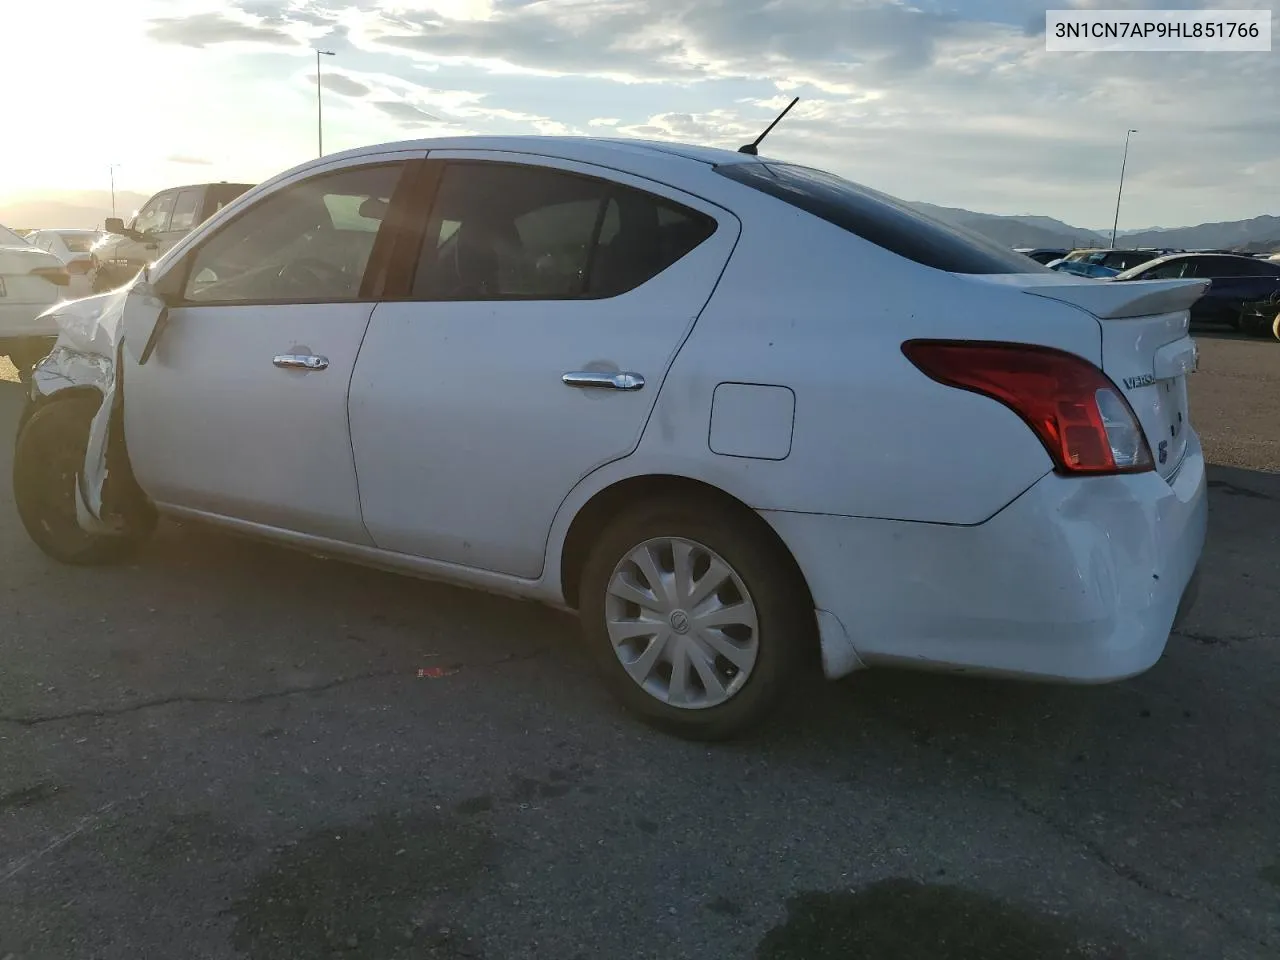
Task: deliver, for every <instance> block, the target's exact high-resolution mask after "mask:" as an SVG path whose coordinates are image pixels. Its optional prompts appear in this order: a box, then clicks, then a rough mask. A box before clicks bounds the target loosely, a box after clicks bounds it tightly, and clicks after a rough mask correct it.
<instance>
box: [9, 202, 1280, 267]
mask: <svg viewBox="0 0 1280 960" xmlns="http://www.w3.org/2000/svg"><path fill="white" fill-rule="evenodd" d="M147 198H148V195H147V194H142V193H134V192H131V191H128V190H120V191H117V192H116V213H117V215H118V216H121V217H123V218H124V219H125V220H126V221H127V220H128V219H129V217H130V216H131V215H132V214H133V212H134V211H135V210H137V209H138V208H139V207H141V206H142V205H143V204H144V203H145V202H146V201H147ZM911 206H913V207H915V208H916V209H918V210H920V211H922V212H924V213H928V214H931V215H933V216H935V217H938V218H940V219H942V220H946V221H947V222H949V223H954V224H955V225H957V226H960V227H965V228H968V229H969V230H972V231H974V232H976V233H980V234H982V235H983V236H986V237H990V238H991V239H992V240H995V241H996V242H997V243H1002V244H1005V245H1006V246H1010V247H1106V246H1109V245H1110V242H1111V232H1110V231H1109V230H1108V231H1100V230H1088V229H1085V228H1084V227H1073V226H1072V225H1071V224H1069V223H1063V222H1062V221H1061V220H1054V219H1053V218H1052V217H1037V216H1019V217H1006V216H998V215H996V214H992V213H975V212H974V211H972V210H963V209H961V208H959V207H940V206H937V205H935V204H932V203H913V204H911ZM109 216H111V194H110V193H108V192H107V191H105V190H100V191H95V190H83V191H76V192H59V193H56V194H53V195H51V196H50V197H49V198H48V199H29V198H22V199H20V200H19V199H15V200H8V199H0V223H2V224H4V225H5V226H7V227H12V228H14V229H18V230H21V229H34V228H36V227H101V226H102V222H103V221H104V220H105V219H106V218H107V217H109ZM1116 243H1117V244H1121V243H1122V244H1123V245H1124V246H1134V247H1177V248H1181V249H1185V250H1196V249H1204V248H1212V249H1238V250H1243V251H1247V252H1249V253H1263V252H1270V251H1280V217H1272V216H1263V217H1254V218H1253V219H1252V220H1234V221H1231V222H1228V223H1202V224H1200V225H1199V226H1198V227H1171V228H1151V229H1147V230H1128V231H1121V232H1120V234H1119V236H1118V238H1117V240H1116Z"/></svg>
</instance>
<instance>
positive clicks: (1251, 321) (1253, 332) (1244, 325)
mask: <svg viewBox="0 0 1280 960" xmlns="http://www.w3.org/2000/svg"><path fill="white" fill-rule="evenodd" d="M1270 326H1271V325H1270V324H1269V323H1267V321H1266V318H1265V317H1260V316H1257V315H1256V314H1249V315H1248V316H1241V317H1240V322H1239V325H1238V327H1237V329H1239V330H1240V332H1241V333H1246V334H1248V335H1249V336H1251V337H1265V336H1267V335H1268V334H1269V333H1270V332H1271V330H1270Z"/></svg>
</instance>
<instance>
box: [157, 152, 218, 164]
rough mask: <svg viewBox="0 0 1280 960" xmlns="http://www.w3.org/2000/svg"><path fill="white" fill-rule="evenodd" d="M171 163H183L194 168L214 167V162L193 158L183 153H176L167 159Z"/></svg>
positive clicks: (202, 158)
mask: <svg viewBox="0 0 1280 960" xmlns="http://www.w3.org/2000/svg"><path fill="white" fill-rule="evenodd" d="M165 159H166V160H168V161H169V163H181V164H185V165H188V166H192V167H208V166H212V165H213V161H212V160H206V159H205V158H204V157H192V156H188V155H187V154H183V153H175V154H173V155H172V156H169V157H166V158H165Z"/></svg>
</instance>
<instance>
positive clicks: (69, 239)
mask: <svg viewBox="0 0 1280 960" xmlns="http://www.w3.org/2000/svg"><path fill="white" fill-rule="evenodd" d="M97 239H98V238H97V236H95V235H94V234H92V233H72V234H66V233H64V234H62V243H63V245H64V246H66V248H67V250H69V251H70V252H71V253H88V252H89V250H90V249H91V248H92V247H93V243H94V241H95V240H97Z"/></svg>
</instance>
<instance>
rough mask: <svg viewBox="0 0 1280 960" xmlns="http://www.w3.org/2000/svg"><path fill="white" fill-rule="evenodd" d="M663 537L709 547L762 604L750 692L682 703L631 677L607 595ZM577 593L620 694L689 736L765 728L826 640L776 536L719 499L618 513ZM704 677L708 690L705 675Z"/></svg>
mask: <svg viewBox="0 0 1280 960" xmlns="http://www.w3.org/2000/svg"><path fill="white" fill-rule="evenodd" d="M663 537H673V538H681V539H684V540H689V541H693V542H694V543H697V544H699V545H701V546H703V547H706V548H709V549H710V550H711V551H713V552H714V553H715V554H717V555H718V556H719V557H720V558H721V559H722V560H723V561H724V562H725V563H726V564H727V565H728V566H729V567H730V568H731V569H732V570H733V572H734V573H735V574H736V575H737V577H738V578H740V580H741V582H742V583H743V585H744V586H745V587H746V591H747V593H748V594H749V596H750V598H751V600H752V601H753V603H754V605H755V612H756V630H755V636H756V642H757V644H758V646H757V653H756V659H755V662H754V665H753V666H752V667H751V669H750V672H749V673H748V675H747V678H746V680H745V682H744V683H743V684H742V686H741V688H740V689H738V690H737V691H736V693H734V694H733V695H732V696H731V697H730V698H729V699H727V700H725V701H724V702H722V703H719V704H718V705H714V706H706V707H702V708H700V709H691V708H687V707H677V706H672V705H671V704H669V703H666V702H664V701H663V700H662V699H659V698H658V697H657V696H655V695H653V694H651V693H649V692H647V691H646V690H645V689H643V688H642V687H641V686H640V684H639V683H638V682H636V681H635V680H633V679H632V678H631V676H630V674H629V673H628V672H627V670H626V668H625V667H624V666H623V664H622V662H621V661H620V659H619V657H618V655H617V654H616V653H615V652H614V646H613V643H612V641H611V640H610V636H609V628H608V625H607V619H606V617H607V606H608V598H607V594H608V589H609V585H610V582H611V580H612V578H613V575H614V572H615V569H617V568H618V566H619V564H620V563H622V562H623V560H624V558H626V557H627V556H628V555H629V554H630V553H631V551H632V550H633V549H635V548H637V547H638V546H640V545H641V544H643V543H645V542H646V541H649V540H654V539H659V538H663ZM578 596H579V614H580V616H581V618H582V629H583V635H584V637H585V639H586V642H587V645H588V648H589V650H590V652H591V655H592V657H593V659H594V660H595V661H596V663H597V665H598V667H599V669H600V671H601V673H602V674H603V676H604V678H605V680H606V682H607V683H608V684H609V686H610V687H611V689H612V690H613V692H614V693H615V695H616V696H617V697H618V698H619V699H620V700H621V701H622V702H623V704H625V705H626V706H627V707H629V708H630V709H631V710H632V711H634V712H635V713H636V714H638V715H639V716H640V717H641V718H643V719H644V720H645V721H646V722H648V723H649V724H650V725H652V726H655V727H657V728H659V729H661V730H663V731H665V732H667V733H671V734H674V735H676V736H679V737H683V738H685V739H689V740H723V739H728V738H730V737H733V736H736V735H738V734H741V733H744V732H745V731H747V730H748V729H750V728H751V727H753V726H755V725H756V724H758V723H759V722H760V721H761V720H763V719H764V718H765V717H766V716H768V714H769V713H770V711H771V710H772V709H773V708H774V707H775V706H777V704H778V701H779V699H780V697H781V695H782V693H783V691H784V690H786V689H787V687H788V685H789V684H790V682H791V681H792V680H793V678H794V677H795V675H796V673H797V672H798V670H799V668H800V666H801V664H803V663H804V662H805V661H806V653H812V652H813V651H814V650H816V646H817V632H816V622H815V619H814V613H813V608H812V604H811V603H810V601H809V599H808V591H807V589H806V588H805V585H804V583H803V580H802V579H801V577H800V574H799V572H798V570H797V569H796V567H795V565H794V563H793V562H792V561H791V558H790V557H789V556H788V555H787V554H786V552H785V550H784V549H783V547H782V546H781V545H780V544H779V543H778V541H777V539H776V537H774V536H773V535H772V532H771V531H770V530H769V529H768V528H767V527H766V526H765V525H764V522H763V521H762V520H761V519H760V518H759V517H758V516H756V515H754V514H752V513H750V512H749V511H746V510H745V508H744V509H742V510H735V509H730V508H726V507H725V506H723V505H721V504H720V503H718V502H716V501H714V500H710V499H703V498H691V499H683V498H682V499H681V500H680V501H675V500H666V501H655V502H650V503H645V504H640V505H637V506H636V507H634V508H632V509H630V510H627V511H626V512H624V513H622V514H621V515H619V516H618V517H616V518H615V519H614V520H613V521H612V522H611V523H609V524H608V525H607V526H606V528H605V530H604V532H603V533H602V534H601V535H600V537H599V539H598V540H597V541H596V543H595V545H594V546H593V547H592V549H591V552H590V554H589V555H588V557H587V560H586V563H585V564H584V566H583V570H582V576H581V580H580V586H579V593H578ZM659 662H660V663H661V662H662V661H659ZM690 676H691V677H692V676H693V674H692V673H691V674H690ZM696 682H697V684H698V685H700V686H702V687H703V689H704V690H705V684H704V683H703V682H702V681H701V679H698V680H697V681H696Z"/></svg>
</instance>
